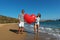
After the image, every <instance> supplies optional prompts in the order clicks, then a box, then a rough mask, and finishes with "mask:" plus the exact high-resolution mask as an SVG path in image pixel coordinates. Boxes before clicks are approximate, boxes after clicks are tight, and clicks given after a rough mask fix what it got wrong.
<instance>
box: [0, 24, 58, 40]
mask: <svg viewBox="0 0 60 40" xmlns="http://www.w3.org/2000/svg"><path fill="white" fill-rule="evenodd" d="M17 29H18V24H17V23H10V24H0V40H57V39H56V38H55V37H54V36H52V35H48V34H47V33H36V34H34V33H32V32H28V31H25V32H24V33H23V34H17Z"/></svg>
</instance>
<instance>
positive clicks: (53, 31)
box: [25, 24, 60, 39]
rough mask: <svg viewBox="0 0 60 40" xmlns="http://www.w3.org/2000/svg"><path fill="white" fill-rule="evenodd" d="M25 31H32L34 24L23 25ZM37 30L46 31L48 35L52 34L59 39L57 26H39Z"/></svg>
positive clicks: (59, 33) (59, 32) (59, 31)
mask: <svg viewBox="0 0 60 40" xmlns="http://www.w3.org/2000/svg"><path fill="white" fill-rule="evenodd" d="M25 28H26V31H30V32H33V31H34V25H30V24H28V25H25ZM39 32H42V33H48V34H49V35H53V36H55V37H57V38H58V39H60V30H59V29H58V28H49V27H43V26H41V27H39Z"/></svg>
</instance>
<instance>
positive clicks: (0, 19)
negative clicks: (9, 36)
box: [0, 15, 18, 23]
mask: <svg viewBox="0 0 60 40" xmlns="http://www.w3.org/2000/svg"><path fill="white" fill-rule="evenodd" d="M17 22H18V19H16V18H12V17H7V16H3V15H0V23H17Z"/></svg>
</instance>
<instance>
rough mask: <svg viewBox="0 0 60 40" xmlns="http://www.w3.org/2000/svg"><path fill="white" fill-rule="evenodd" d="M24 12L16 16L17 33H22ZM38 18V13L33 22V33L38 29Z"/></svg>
mask: <svg viewBox="0 0 60 40" xmlns="http://www.w3.org/2000/svg"><path fill="white" fill-rule="evenodd" d="M24 12H25V11H24V10H22V12H21V15H18V20H19V28H18V33H20V32H21V33H22V32H23V31H24ZM40 17H41V15H40V14H39V13H38V15H37V17H36V22H34V32H36V29H37V32H38V28H39V26H40Z"/></svg>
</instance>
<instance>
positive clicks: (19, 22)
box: [18, 15, 20, 23]
mask: <svg viewBox="0 0 60 40" xmlns="http://www.w3.org/2000/svg"><path fill="white" fill-rule="evenodd" d="M18 21H19V23H20V15H18Z"/></svg>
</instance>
